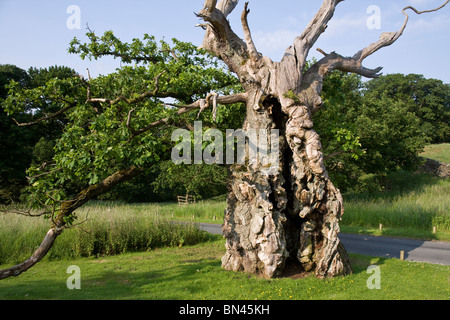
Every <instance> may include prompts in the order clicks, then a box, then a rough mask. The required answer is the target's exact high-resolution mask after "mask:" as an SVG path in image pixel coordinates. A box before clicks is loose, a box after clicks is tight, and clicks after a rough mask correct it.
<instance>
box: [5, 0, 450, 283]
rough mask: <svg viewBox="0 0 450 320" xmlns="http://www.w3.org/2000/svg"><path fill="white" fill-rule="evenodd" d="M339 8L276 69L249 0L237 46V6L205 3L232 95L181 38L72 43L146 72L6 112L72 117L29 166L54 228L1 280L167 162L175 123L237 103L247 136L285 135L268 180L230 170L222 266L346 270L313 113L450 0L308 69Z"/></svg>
mask: <svg viewBox="0 0 450 320" xmlns="http://www.w3.org/2000/svg"><path fill="white" fill-rule="evenodd" d="M341 1H342V0H324V1H323V3H322V5H321V6H320V9H319V10H318V12H317V13H316V14H315V16H314V17H313V18H312V20H311V21H310V22H309V24H308V25H307V27H306V29H305V30H304V31H303V32H302V33H301V34H300V35H299V36H298V37H296V38H295V39H293V44H292V46H290V47H289V48H287V50H286V52H285V54H284V56H283V58H282V60H281V61H280V62H274V61H272V60H271V59H269V58H268V57H265V56H264V55H262V54H261V53H259V52H258V50H257V48H256V46H255V43H254V42H253V39H252V35H251V31H250V26H249V24H248V20H247V18H248V15H249V13H250V10H249V5H248V3H245V4H243V5H242V7H243V10H242V14H241V24H242V28H243V31H244V39H241V38H240V37H238V36H237V35H236V33H235V32H234V31H233V29H232V28H231V26H230V23H229V21H228V19H227V17H228V16H229V15H230V13H232V12H233V11H234V10H235V9H236V8H238V2H239V1H238V0H220V1H217V0H206V1H205V4H204V7H203V9H201V10H200V11H199V12H198V13H197V16H198V17H199V18H200V19H201V20H202V23H201V24H200V25H199V26H201V27H202V28H203V29H204V30H205V37H204V41H203V44H202V45H201V50H205V51H206V52H209V53H210V54H212V55H214V56H215V57H217V58H219V59H220V60H222V61H223V62H224V63H225V64H226V66H227V67H228V69H229V70H230V71H231V72H232V73H233V74H234V75H236V76H237V79H238V82H239V83H238V84H240V88H241V90H236V88H237V87H238V85H237V84H236V83H235V82H233V79H236V78H233V77H231V76H230V75H229V74H228V73H227V72H224V71H215V72H214V71H212V70H211V68H210V66H211V64H212V63H213V62H211V60H208V59H209V58H202V57H201V56H199V55H198V53H196V51H195V50H193V49H192V48H189V47H188V46H187V45H185V44H182V43H177V45H176V46H175V47H173V48H172V47H170V46H168V45H167V44H163V45H162V47H158V46H157V45H156V43H155V42H154V41H153V39H151V38H150V37H148V36H147V40H148V42H147V44H143V43H141V42H139V41H138V40H134V42H133V43H132V44H124V43H121V42H120V41H119V40H118V39H116V38H115V37H114V36H113V35H112V34H111V33H107V34H105V36H104V37H102V38H99V37H97V36H96V35H95V34H94V33H93V32H90V33H88V36H89V38H90V40H91V42H90V43H89V44H81V43H79V42H78V41H74V42H73V43H72V46H71V50H72V52H74V53H78V54H80V55H81V56H82V57H90V58H95V59H97V58H99V57H102V56H105V55H110V56H114V57H116V58H119V59H121V60H122V61H124V62H135V63H144V65H146V66H147V67H145V68H144V67H137V68H131V67H125V68H123V69H122V70H120V71H119V72H118V73H117V74H116V75H111V76H109V77H103V78H102V77H100V78H98V79H92V80H91V79H87V80H86V79H78V80H72V82H69V81H66V82H58V81H55V82H51V83H49V84H48V86H47V88H46V89H45V90H46V91H45V92H28V93H27V94H25V93H23V92H22V95H20V94H18V95H15V96H14V95H13V96H12V97H9V98H8V99H9V105H10V106H11V107H10V109H11V110H10V111H14V110H13V109H14V106H15V105H20V104H27V103H30V101H33V99H39V98H40V97H42V96H46V97H47V99H53V100H54V101H55V102H56V103H59V105H60V111H58V112H57V113H55V114H53V115H47V116H46V117H45V118H43V119H37V120H36V121H46V120H48V119H50V118H52V117H55V116H58V115H60V114H63V113H64V114H66V116H67V118H68V119H69V121H70V122H69V125H68V128H67V129H66V132H65V134H64V135H63V138H62V139H61V141H60V142H59V144H58V146H57V149H58V150H57V153H56V155H55V161H54V163H52V164H47V165H43V166H41V167H39V168H34V171H31V172H32V173H33V176H32V177H30V184H31V186H32V187H33V188H34V191H35V192H34V196H35V200H34V201H35V203H37V204H41V205H43V207H44V208H45V211H44V212H45V213H46V214H50V216H51V218H52V226H51V228H50V230H49V231H48V233H47V236H46V237H45V239H44V241H43V242H42V244H41V245H40V247H39V248H38V249H37V250H36V251H35V253H34V254H33V255H32V257H31V258H30V259H28V260H27V261H25V262H24V263H22V264H19V265H17V266H14V267H11V268H9V269H6V270H0V279H2V278H7V277H9V276H14V275H18V274H20V273H21V272H24V271H26V270H27V269H29V268H30V267H31V266H32V265H34V264H35V263H36V262H37V261H39V260H40V259H41V258H42V257H43V256H44V255H45V253H46V252H47V251H48V250H49V249H50V247H51V245H52V244H53V242H54V240H55V238H56V237H57V236H58V235H59V234H60V233H61V232H62V230H63V229H64V228H66V227H67V226H70V224H72V223H73V215H74V211H75V210H76V209H77V208H79V207H80V206H81V205H83V204H84V203H86V202H87V201H88V200H89V199H92V198H94V197H96V196H98V195H100V194H102V193H103V192H105V191H108V190H110V189H111V188H112V187H113V186H115V185H117V184H118V183H121V182H122V181H125V180H128V179H130V178H132V177H134V176H135V175H137V174H139V173H140V172H142V171H143V170H144V169H145V168H146V167H148V166H151V165H152V164H153V163H155V162H157V161H159V160H161V159H166V158H165V157H167V156H168V154H170V152H167V150H166V149H167V146H166V145H165V144H164V143H163V142H164V141H165V140H164V139H166V137H167V133H168V132H169V131H170V130H173V127H175V126H180V125H185V126H187V124H186V120H187V119H188V118H183V117H184V116H186V115H188V114H190V111H192V110H197V112H196V113H198V110H199V109H200V110H201V111H203V110H204V109H206V108H208V107H212V108H213V109H214V110H213V111H214V115H213V118H215V113H216V112H217V110H216V107H217V105H229V104H236V103H242V104H245V108H246V118H245V121H244V123H243V125H242V129H243V131H245V132H248V131H250V130H253V131H256V132H270V131H271V130H275V129H276V130H278V132H279V135H278V138H277V139H278V141H276V143H277V145H278V147H279V148H278V158H277V160H278V161H277V162H276V163H277V167H276V168H275V170H271V171H270V174H268V172H267V171H266V170H263V168H262V165H261V163H258V162H256V163H255V162H245V163H241V164H235V165H234V167H233V170H232V181H231V182H230V185H229V195H228V199H227V209H226V211H225V220H224V224H223V233H224V236H225V238H226V253H225V255H224V256H223V258H222V266H223V267H224V268H225V269H227V270H234V271H240V270H242V271H246V272H250V273H253V274H258V275H261V276H263V277H267V278H272V277H276V276H279V275H281V274H282V273H283V271H284V269H285V268H286V266H287V265H288V263H290V262H294V266H295V268H297V270H298V272H313V273H314V274H315V275H316V276H317V277H331V276H336V275H346V274H349V273H351V266H350V263H349V260H348V257H347V254H346V250H345V248H344V247H343V245H342V243H341V242H340V240H339V236H338V234H339V221H340V220H341V217H342V215H343V213H344V207H343V200H342V196H341V194H340V191H339V190H338V189H337V188H336V187H335V186H334V185H333V183H332V182H331V181H330V179H329V176H328V174H327V170H326V169H325V167H324V164H323V154H322V151H321V149H322V148H321V142H320V137H319V135H318V134H317V133H316V132H315V131H314V129H313V126H314V124H313V121H312V116H313V115H314V114H315V113H316V112H317V111H318V110H319V109H320V108H321V106H322V100H321V91H322V83H323V80H324V79H325V77H326V76H327V74H329V73H330V72H332V71H333V70H341V71H344V72H351V73H356V74H358V75H361V76H364V77H367V78H375V77H378V76H379V75H380V71H381V68H376V69H369V68H366V67H364V66H363V61H364V59H365V58H367V57H368V56H370V55H372V54H373V53H375V52H376V51H378V50H380V49H381V48H383V47H386V46H390V45H392V44H393V43H394V42H395V41H396V40H397V39H398V38H399V37H400V36H401V35H402V34H403V32H404V30H405V28H406V26H407V23H408V19H409V17H408V14H407V13H406V12H407V10H412V11H414V12H415V13H416V14H422V13H427V12H432V11H436V10H439V9H441V8H443V7H444V6H445V5H446V4H447V3H448V2H449V1H450V0H448V1H446V2H445V3H444V4H443V5H442V6H441V7H439V8H436V9H432V10H427V11H418V10H417V9H415V8H413V7H406V8H405V9H404V10H403V14H404V15H405V21H404V23H403V25H402V27H401V29H400V30H399V31H396V32H387V33H382V34H381V36H380V39H379V40H378V41H376V42H375V43H372V44H370V45H368V46H367V47H365V48H363V49H362V50H360V51H358V52H356V53H355V54H354V55H353V56H352V57H344V56H342V55H340V54H338V53H336V52H331V53H326V52H325V51H324V50H321V49H318V51H319V52H321V53H322V54H323V55H324V57H323V58H322V59H321V60H319V61H317V62H315V63H313V64H312V65H309V64H308V63H307V59H308V55H309V52H310V50H311V49H312V48H313V46H314V45H315V43H316V41H317V40H318V39H319V37H320V36H321V35H322V34H323V33H324V32H325V30H326V28H327V24H328V23H329V21H330V20H331V19H332V18H333V15H334V13H335V10H336V7H337V6H338V4H339V3H340V2H341ZM255 5H257V2H255ZM123 88H129V90H124V89H123ZM232 88H234V89H232ZM13 89H14V88H13ZM17 90H18V89H17ZM43 90H44V89H43ZM55 92H56V93H55ZM20 97H22V98H20ZM169 97H170V98H172V99H174V100H176V103H170V104H169V103H167V102H166V100H164V99H165V98H169ZM190 120H192V119H190ZM19 125H24V124H19ZM169 129H170V130H169ZM272 137H273V136H270V135H268V136H267V138H268V139H269V140H270V139H271V138H272ZM271 142H272V141H269V143H271ZM247 147H249V146H247ZM58 151H59V152H58ZM80 177H82V178H83V179H82V178H80ZM67 181H71V186H72V189H73V188H74V187H75V186H76V187H78V190H79V191H78V192H75V193H73V195H71V196H70V197H69V195H68V194H66V193H64V192H61V191H60V190H59V189H58V188H57V187H55V185H56V186H57V185H58V184H64V183H67ZM74 181H75V182H77V183H75V182H74Z"/></svg>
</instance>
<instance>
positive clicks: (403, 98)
mask: <svg viewBox="0 0 450 320" xmlns="http://www.w3.org/2000/svg"><path fill="white" fill-rule="evenodd" d="M365 95H366V96H371V97H373V98H374V99H376V98H379V97H388V98H390V99H392V100H393V101H397V102H401V103H402V104H403V105H404V110H405V112H412V113H414V114H415V115H416V116H417V117H418V118H419V119H420V126H421V131H422V132H423V133H424V134H425V135H426V136H427V137H429V138H430V142H431V143H443V142H450V84H448V83H447V84H445V83H443V82H442V81H441V80H437V79H426V78H425V77H424V76H423V75H418V74H408V75H403V74H390V75H386V76H382V77H379V78H378V79H374V80H371V81H369V82H368V83H367V85H366V92H365Z"/></svg>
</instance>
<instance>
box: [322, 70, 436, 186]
mask: <svg viewBox="0 0 450 320" xmlns="http://www.w3.org/2000/svg"><path fill="white" fill-rule="evenodd" d="M386 77H389V76H384V77H380V78H378V79H374V80H370V81H368V82H366V83H363V82H362V80H361V77H359V76H357V75H354V74H347V73H343V72H340V71H334V72H333V73H332V74H330V75H329V77H328V78H327V79H326V80H325V81H324V88H323V99H324V106H323V108H322V109H321V110H320V111H319V112H318V113H317V114H316V115H315V125H316V129H317V131H318V132H319V133H320V135H321V137H322V145H323V150H324V155H325V163H326V165H327V168H328V170H329V173H330V176H331V177H332V178H333V180H334V181H335V183H336V184H337V186H338V187H339V188H340V189H341V190H344V191H345V190H347V189H352V188H357V189H361V188H363V187H364V186H362V185H358V183H359V180H360V178H361V177H362V176H363V175H365V174H373V175H375V183H374V184H372V185H369V186H368V187H371V188H374V187H377V188H382V187H383V186H382V184H380V182H382V180H383V177H384V176H385V175H386V174H387V173H389V172H392V171H395V170H397V169H398V168H402V169H405V170H413V169H415V168H416V167H417V165H419V163H420V161H421V160H420V158H419V156H418V154H419V153H420V152H421V151H422V150H423V148H424V147H425V145H426V144H427V143H428V142H429V141H430V139H429V138H428V137H427V136H426V134H425V133H424V132H423V121H421V119H420V118H419V117H418V116H417V115H416V114H415V113H414V112H413V111H412V110H411V103H412V102H411V101H410V100H408V99H407V98H404V99H401V98H400V97H399V96H398V95H397V96H396V95H394V94H388V93H385V94H375V92H374V91H371V90H366V89H365V88H366V87H372V82H378V81H379V79H381V78H386ZM364 183H366V182H364Z"/></svg>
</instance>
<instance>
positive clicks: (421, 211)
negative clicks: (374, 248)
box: [342, 171, 450, 232]
mask: <svg viewBox="0 0 450 320" xmlns="http://www.w3.org/2000/svg"><path fill="white" fill-rule="evenodd" d="M388 179H389V183H390V185H391V187H390V190H387V191H383V192H372V193H356V194H346V195H344V206H345V213H344V216H343V220H342V224H343V225H348V226H364V227H378V226H379V224H380V223H381V224H383V226H386V227H390V228H411V229H416V230H429V231H431V230H432V227H436V228H437V229H438V230H440V231H443V232H449V231H450V197H449V194H450V180H449V179H439V178H433V177H431V176H428V175H425V174H417V173H415V174H411V173H407V172H403V171H399V172H397V173H394V174H392V175H390V176H389V177H388Z"/></svg>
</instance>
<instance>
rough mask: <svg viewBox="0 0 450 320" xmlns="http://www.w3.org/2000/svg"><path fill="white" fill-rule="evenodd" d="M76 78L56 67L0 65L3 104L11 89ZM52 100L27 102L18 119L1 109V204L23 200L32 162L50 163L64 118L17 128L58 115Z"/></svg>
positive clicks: (0, 89) (0, 86) (44, 97)
mask: <svg viewBox="0 0 450 320" xmlns="http://www.w3.org/2000/svg"><path fill="white" fill-rule="evenodd" d="M74 75H76V72H75V71H74V70H73V69H71V68H68V67H61V66H53V67H49V68H29V69H28V72H26V71H25V70H23V69H20V68H18V67H16V66H14V65H0V104H2V100H4V99H6V98H7V97H8V91H9V86H10V84H11V81H12V84H11V85H12V87H16V88H23V89H26V90H29V91H30V92H33V89H36V88H39V87H45V85H46V83H47V82H48V81H50V80H52V79H66V78H69V77H73V76H74ZM55 105H56V104H55V103H54V102H53V101H52V100H51V99H47V97H46V96H44V95H42V96H40V97H39V99H34V100H31V99H30V100H28V101H26V102H25V101H24V108H23V110H22V111H21V112H18V113H16V114H15V115H14V117H10V116H8V115H7V114H6V113H5V111H4V110H3V108H2V109H1V110H0V121H1V123H2V126H1V129H0V137H1V142H0V149H1V153H2V160H1V161H0V168H2V169H0V170H1V174H0V190H1V191H0V203H9V202H11V201H19V200H20V199H19V198H20V194H21V189H22V188H23V187H25V186H26V182H27V181H26V169H27V168H28V167H29V166H30V163H31V162H33V161H34V162H35V163H39V164H40V165H41V164H43V163H47V164H50V162H51V159H52V157H53V153H54V152H53V147H54V145H55V141H56V139H58V138H59V137H60V136H61V134H62V132H63V128H64V126H65V124H66V122H67V121H66V120H65V119H64V115H63V114H61V115H60V116H58V117H54V118H52V119H50V121H45V122H44V121H39V122H36V123H35V125H34V126H24V125H21V126H17V123H34V122H35V120H36V119H40V118H45V116H46V115H48V114H53V113H55V112H57V110H58V107H55Z"/></svg>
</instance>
